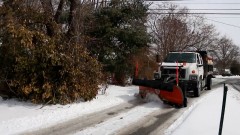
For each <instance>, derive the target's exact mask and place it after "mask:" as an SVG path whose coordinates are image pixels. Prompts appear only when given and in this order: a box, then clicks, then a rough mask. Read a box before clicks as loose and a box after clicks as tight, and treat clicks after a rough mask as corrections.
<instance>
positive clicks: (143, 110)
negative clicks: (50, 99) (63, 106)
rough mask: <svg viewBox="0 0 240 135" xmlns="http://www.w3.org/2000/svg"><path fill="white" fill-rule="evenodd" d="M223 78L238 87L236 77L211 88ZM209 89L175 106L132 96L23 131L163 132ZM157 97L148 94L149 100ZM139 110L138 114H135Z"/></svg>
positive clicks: (132, 134)
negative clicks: (180, 105) (101, 107)
mask: <svg viewBox="0 0 240 135" xmlns="http://www.w3.org/2000/svg"><path fill="white" fill-rule="evenodd" d="M223 82H226V83H228V84H233V85H234V86H235V88H239V87H240V84H239V83H238V82H239V80H238V79H230V78H229V79H224V80H222V81H220V82H214V84H213V87H212V89H213V90H214V89H216V88H218V87H221V86H222V84H223ZM209 92H210V91H203V92H202V93H201V97H199V98H192V97H189V98H188V107H186V108H181V109H176V108H173V107H171V106H168V105H164V104H162V102H161V101H157V102H146V100H145V101H143V100H140V99H139V98H138V99H134V100H131V101H129V102H126V103H121V104H119V105H117V106H113V107H111V108H108V109H104V110H101V111H97V112H94V113H91V114H88V115H84V116H80V117H77V118H74V119H70V120H67V121H63V122H61V123H58V124H57V125H53V126H50V127H46V128H40V129H38V130H32V131H29V132H23V133H22V134H24V135H28V134H29V135H30V134H35V135H43V134H52V135H55V134H56V135H57V134H76V135H82V134H84V135H86V134H89V135H90V134H113V133H114V134H119V135H121V134H130V135H145V134H153V135H155V134H158V135H159V134H160V135H161V134H164V132H165V130H166V129H167V128H168V127H169V126H170V125H171V124H172V123H174V122H175V121H176V120H177V119H178V118H179V117H180V116H181V115H182V114H183V113H184V112H185V111H186V110H188V109H189V107H191V106H193V104H194V103H196V102H197V101H198V100H201V98H202V97H204V96H205V95H207V94H208V93H209ZM153 99H155V100H159V99H157V98H154V97H151V100H153ZM135 114H138V115H135Z"/></svg>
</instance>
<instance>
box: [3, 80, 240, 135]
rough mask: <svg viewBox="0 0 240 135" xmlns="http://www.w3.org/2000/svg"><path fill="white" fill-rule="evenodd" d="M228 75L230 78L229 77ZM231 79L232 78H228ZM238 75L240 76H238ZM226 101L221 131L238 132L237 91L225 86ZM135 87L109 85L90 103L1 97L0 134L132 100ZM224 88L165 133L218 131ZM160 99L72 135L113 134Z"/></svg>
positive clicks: (203, 99)
mask: <svg viewBox="0 0 240 135" xmlns="http://www.w3.org/2000/svg"><path fill="white" fill-rule="evenodd" d="M226 78H227V77H222V76H217V77H216V78H215V79H214V81H213V83H216V82H221V81H224V80H225V79H226ZM228 78H229V77H228ZM231 78H232V77H231ZM238 78H239V77H238ZM228 87H229V90H228V95H227V102H226V103H227V104H226V110H225V118H224V124H223V134H231V135H239V134H240V131H239V130H238V125H240V117H239V116H238V114H240V107H239V106H240V93H239V92H238V91H236V90H235V89H233V88H232V87H230V86H228ZM137 92H138V87H136V86H129V87H118V86H110V87H109V88H108V89H107V90H106V94H104V95H102V94H99V95H98V96H97V98H96V99H94V100H92V101H90V102H77V103H73V104H70V105H48V106H44V107H42V105H35V104H32V103H29V102H27V103H26V102H20V101H17V100H15V99H11V100H3V99H2V98H1V97H0V114H1V115H0V134H4V135H8V134H20V133H23V132H25V131H33V130H36V129H40V128H44V127H48V126H51V125H55V124H57V123H60V122H63V121H67V120H68V119H72V118H75V117H79V116H84V115H86V114H89V113H93V112H96V111H100V110H103V109H106V108H110V107H112V106H115V105H118V104H120V103H124V102H128V101H130V100H133V99H135V98H136V97H135V96H134V94H135V93H137ZM222 98H223V88H222V87H220V88H216V89H213V90H212V91H211V92H210V93H209V94H206V95H204V96H202V97H201V99H200V100H196V102H194V103H193V104H192V105H191V106H190V107H189V108H188V109H186V111H185V112H184V113H183V114H182V115H181V117H179V118H178V119H177V120H176V121H175V122H174V123H173V124H172V125H171V126H170V127H169V128H168V129H166V130H165V134H166V135H170V134H171V135H183V134H184V135H192V134H194V135H198V134H199V135H202V134H204V135H212V134H217V133H218V130H219V129H218V128H219V123H220V115H221V107H222ZM163 109H164V106H163V105H162V104H161V102H159V101H154V102H148V103H147V104H144V105H140V106H137V107H135V108H133V109H131V110H129V111H127V112H124V113H120V114H119V115H117V116H115V117H113V118H110V119H108V120H106V121H105V122H103V123H99V124H97V125H94V126H92V127H88V128H86V129H84V130H82V131H80V132H78V133H75V134H77V135H78V134H79V135H80V134H92V135H97V134H112V133H114V132H116V131H118V130H119V129H121V128H123V127H126V126H127V125H128V124H131V123H133V122H136V121H138V120H140V119H141V118H142V117H144V116H146V115H148V114H150V113H152V112H153V111H155V110H160V111H161V110H163Z"/></svg>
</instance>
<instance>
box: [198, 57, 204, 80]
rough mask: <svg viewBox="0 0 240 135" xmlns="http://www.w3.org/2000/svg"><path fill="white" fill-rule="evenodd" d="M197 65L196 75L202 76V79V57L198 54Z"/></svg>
mask: <svg viewBox="0 0 240 135" xmlns="http://www.w3.org/2000/svg"><path fill="white" fill-rule="evenodd" d="M197 67H198V75H199V76H202V79H203V73H204V71H203V60H202V57H201V56H200V55H199V54H198V55H197Z"/></svg>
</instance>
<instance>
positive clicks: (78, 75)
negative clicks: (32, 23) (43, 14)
mask: <svg viewBox="0 0 240 135" xmlns="http://www.w3.org/2000/svg"><path fill="white" fill-rule="evenodd" d="M1 28H2V29H1V30H2V31H1V40H2V41H1V42H2V43H1V45H0V79H1V80H2V81H4V83H5V84H7V85H8V86H9V89H8V91H9V92H7V93H8V94H9V95H8V96H9V97H17V98H19V99H24V100H31V101H32V102H34V103H51V104H57V103H60V104H67V103H71V102H74V101H76V100H79V99H83V100H91V99H93V98H95V96H96V94H97V92H98V86H99V84H100V83H101V82H100V81H101V77H102V73H101V65H100V64H99V63H98V61H97V60H96V59H95V58H93V57H91V56H89V54H88V52H87V50H86V49H85V48H84V47H83V46H82V45H79V44H74V43H70V42H64V37H65V36H64V35H61V34H58V35H56V36H53V37H49V36H47V35H45V34H44V32H43V31H36V30H31V29H30V28H29V27H26V26H24V25H21V24H19V23H17V22H15V20H14V18H11V16H10V17H9V18H7V19H6V20H4V21H2V22H1ZM5 94H6V93H5Z"/></svg>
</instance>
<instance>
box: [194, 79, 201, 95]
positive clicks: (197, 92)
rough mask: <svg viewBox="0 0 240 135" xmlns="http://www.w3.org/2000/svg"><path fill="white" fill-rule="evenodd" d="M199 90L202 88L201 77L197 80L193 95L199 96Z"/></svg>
mask: <svg viewBox="0 0 240 135" xmlns="http://www.w3.org/2000/svg"><path fill="white" fill-rule="evenodd" d="M201 90H202V79H199V81H198V82H197V87H196V89H195V90H194V97H199V96H200V92H201Z"/></svg>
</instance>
